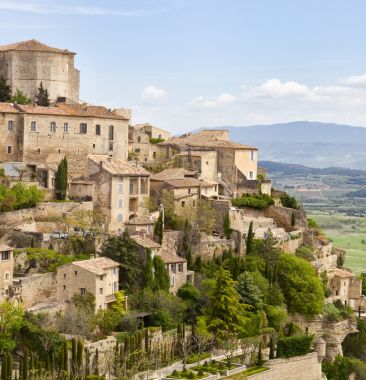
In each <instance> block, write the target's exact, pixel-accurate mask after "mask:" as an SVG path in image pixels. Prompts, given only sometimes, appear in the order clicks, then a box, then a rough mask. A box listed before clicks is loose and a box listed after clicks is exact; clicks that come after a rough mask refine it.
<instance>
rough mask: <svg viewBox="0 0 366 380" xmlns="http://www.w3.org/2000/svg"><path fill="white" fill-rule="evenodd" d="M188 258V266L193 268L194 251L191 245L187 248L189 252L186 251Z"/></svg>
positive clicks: (190, 268)
mask: <svg viewBox="0 0 366 380" xmlns="http://www.w3.org/2000/svg"><path fill="white" fill-rule="evenodd" d="M186 260H187V268H188V270H192V267H193V262H192V260H193V258H192V251H191V247H189V248H188V249H187V252H186Z"/></svg>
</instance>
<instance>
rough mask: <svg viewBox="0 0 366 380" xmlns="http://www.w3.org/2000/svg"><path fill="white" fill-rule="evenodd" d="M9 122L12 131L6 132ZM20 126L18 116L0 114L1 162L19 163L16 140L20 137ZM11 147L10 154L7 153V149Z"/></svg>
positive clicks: (19, 154) (19, 152) (19, 153)
mask: <svg viewBox="0 0 366 380" xmlns="http://www.w3.org/2000/svg"><path fill="white" fill-rule="evenodd" d="M9 121H12V122H13V129H12V130H8V123H9ZM21 128H22V127H21V125H20V117H19V114H16V113H14V114H12V113H6V114H4V113H2V114H0V160H1V161H10V162H11V161H19V160H20V157H21V151H20V149H19V146H18V139H19V136H20V135H21V132H22V130H21ZM9 146H10V147H11V153H8V147H9Z"/></svg>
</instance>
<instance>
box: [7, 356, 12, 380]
mask: <svg viewBox="0 0 366 380" xmlns="http://www.w3.org/2000/svg"><path fill="white" fill-rule="evenodd" d="M7 367H8V368H7V369H8V380H11V379H12V377H13V356H12V354H11V353H10V352H8V362H7Z"/></svg>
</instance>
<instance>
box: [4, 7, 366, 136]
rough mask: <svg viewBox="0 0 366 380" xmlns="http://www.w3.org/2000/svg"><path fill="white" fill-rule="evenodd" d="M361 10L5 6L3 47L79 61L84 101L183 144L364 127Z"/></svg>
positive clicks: (365, 55) (365, 60) (365, 25)
mask: <svg viewBox="0 0 366 380" xmlns="http://www.w3.org/2000/svg"><path fill="white" fill-rule="evenodd" d="M365 14H366V1H364V0H321V1H320V0H119V1H118V0H104V1H102V0H100V1H98V0H72V1H71V0H70V1H69V0H59V1H57V2H55V1H46V0H29V1H28V0H0V44H8V43H12V42H17V41H21V40H27V39H31V38H36V39H39V40H40V41H42V42H44V43H47V44H49V45H51V46H55V47H60V48H68V49H70V50H72V51H75V52H77V56H76V58H75V60H76V67H77V68H78V69H80V71H81V99H82V100H85V101H88V102H91V103H95V104H103V105H106V106H109V107H129V108H132V110H133V121H134V122H151V123H154V124H156V125H158V126H161V127H162V128H166V129H169V130H171V131H172V132H174V133H179V132H182V131H186V130H191V129H195V128H199V127H212V126H223V125H234V126H246V125H252V124H270V123H274V122H286V121H294V120H317V121H326V122H337V123H348V124H351V125H360V126H365V127H366V49H365V46H366V22H365Z"/></svg>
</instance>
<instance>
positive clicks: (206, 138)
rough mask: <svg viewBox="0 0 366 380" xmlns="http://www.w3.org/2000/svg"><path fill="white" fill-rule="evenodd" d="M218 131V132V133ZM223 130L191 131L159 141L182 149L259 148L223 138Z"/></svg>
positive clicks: (161, 144)
mask: <svg viewBox="0 0 366 380" xmlns="http://www.w3.org/2000/svg"><path fill="white" fill-rule="evenodd" d="M216 132H217V133H216ZM222 134H223V131H215V130H206V131H201V132H198V133H190V134H186V135H183V136H180V137H173V138H171V139H169V140H167V141H163V142H161V143H159V144H158V145H159V146H171V145H173V146H178V147H179V148H180V149H188V148H189V147H197V148H227V149H244V150H257V148H255V147H252V146H249V145H244V144H239V143H236V142H233V141H229V140H226V139H224V138H223V136H222Z"/></svg>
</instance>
